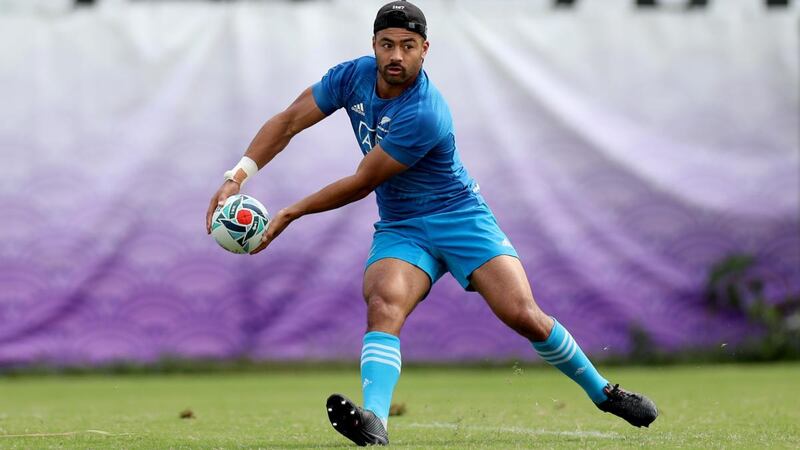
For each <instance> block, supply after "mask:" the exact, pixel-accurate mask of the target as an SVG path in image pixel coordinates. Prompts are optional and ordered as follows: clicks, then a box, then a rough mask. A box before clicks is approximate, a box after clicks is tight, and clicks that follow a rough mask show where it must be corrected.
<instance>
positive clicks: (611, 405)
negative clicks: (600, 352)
mask: <svg viewBox="0 0 800 450" xmlns="http://www.w3.org/2000/svg"><path fill="white" fill-rule="evenodd" d="M603 392H605V394H606V396H607V397H608V400H606V401H603V402H600V403H597V407H598V408H600V410H601V411H605V412H607V413H611V414H614V415H616V416H619V417H622V418H623V419H625V420H627V421H628V423H630V424H631V425H633V426H635V427H649V426H650V424H651V423H653V421H654V420H656V417H658V408H656V404H655V403H653V401H652V400H650V399H649V398H647V397H645V396H644V395H642V394H637V393H636V392H629V391H626V390H624V389H622V388H620V387H619V385H618V384H615V385H614V386H611V384H607V385H606V387H604V388H603Z"/></svg>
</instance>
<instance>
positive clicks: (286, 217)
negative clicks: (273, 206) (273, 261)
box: [250, 208, 295, 255]
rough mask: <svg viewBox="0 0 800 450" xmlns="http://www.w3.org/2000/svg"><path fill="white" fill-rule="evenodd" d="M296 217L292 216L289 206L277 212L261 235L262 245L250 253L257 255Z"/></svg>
mask: <svg viewBox="0 0 800 450" xmlns="http://www.w3.org/2000/svg"><path fill="white" fill-rule="evenodd" d="M294 219H295V217H292V215H291V214H290V213H289V208H283V209H282V210H280V211H278V214H276V215H275V217H273V218H272V219H271V220H270V221H269V226H268V227H267V232H266V233H264V236H262V237H261V245H259V246H258V247H256V249H255V250H253V251H252V252H250V254H251V255H255V254H256V253H258V252H260V251H261V250H264V249H265V248H267V246H268V245H269V244H270V243H271V242H272V241H273V240H274V239H275V238H276V237H278V235H279V234H281V232H283V230H285V229H286V227H288V226H289V224H290V223H292V221H293V220H294Z"/></svg>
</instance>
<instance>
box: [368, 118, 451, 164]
mask: <svg viewBox="0 0 800 450" xmlns="http://www.w3.org/2000/svg"><path fill="white" fill-rule="evenodd" d="M440 125H441V124H440V123H439V118H438V116H437V115H436V114H435V113H434V112H433V111H430V110H425V109H417V110H412V111H411V112H409V113H401V114H399V115H398V116H397V117H395V119H394V120H392V125H391V128H390V129H389V132H388V133H387V134H386V136H385V137H384V138H383V139H382V140H381V141H380V145H381V148H382V149H383V150H384V151H386V153H388V154H389V156H391V157H392V158H394V159H396V160H397V161H399V162H401V163H403V164H405V165H406V166H409V167H410V166H413V165H414V164H416V163H417V161H419V160H420V159H422V158H423V157H424V156H425V155H426V154H428V152H429V151H430V150H431V149H432V148H434V147H435V146H436V144H438V143H439V141H440V140H441V139H442V137H443V135H442V128H441V126H440Z"/></svg>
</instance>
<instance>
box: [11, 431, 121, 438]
mask: <svg viewBox="0 0 800 450" xmlns="http://www.w3.org/2000/svg"><path fill="white" fill-rule="evenodd" d="M82 433H92V434H102V435H103V436H127V435H129V434H130V433H119V434H114V433H109V432H108V431H102V430H86V431H66V432H64V433H30V434H0V438H18V437H53V436H75V435H76V434H82Z"/></svg>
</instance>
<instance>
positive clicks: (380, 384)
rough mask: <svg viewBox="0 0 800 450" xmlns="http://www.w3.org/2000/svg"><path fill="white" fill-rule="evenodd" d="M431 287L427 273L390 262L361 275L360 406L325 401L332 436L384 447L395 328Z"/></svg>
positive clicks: (395, 360)
mask: <svg viewBox="0 0 800 450" xmlns="http://www.w3.org/2000/svg"><path fill="white" fill-rule="evenodd" d="M430 287H431V279H430V278H429V276H428V274H427V273H425V272H424V271H423V270H421V269H419V268H418V267H416V266H414V265H412V264H409V263H407V262H405V261H402V260H400V259H395V258H384V259H380V260H378V261H375V262H374V263H372V264H370V266H369V267H368V268H367V270H366V272H365V274H364V299H365V300H366V302H367V333H366V334H365V335H364V343H363V346H362V349H361V386H362V392H363V395H364V407H363V409H362V408H358V407H357V406H355V405H354V404H353V403H352V402H351V401H350V400H349V399H347V398H346V397H343V396H341V395H339V394H334V395H332V396H331V397H329V398H328V403H327V407H328V416H329V418H330V420H331V424H332V425H333V426H334V428H336V430H337V431H339V432H340V433H342V434H343V435H344V436H346V437H347V438H349V439H351V440H352V441H353V442H355V443H356V444H358V445H367V444H386V443H388V436H387V434H386V430H387V427H388V419H389V406H390V404H391V401H392V393H393V392H394V387H395V385H396V384H397V380H398V379H399V378H400V371H401V367H402V362H401V357H400V338H399V335H400V329H401V328H402V327H403V323H405V320H406V317H408V315H409V314H411V311H413V310H414V307H415V306H417V304H418V303H419V302H420V301H421V300H422V299H423V298H424V297H425V295H426V294H427V293H428V291H429V290H430Z"/></svg>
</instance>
